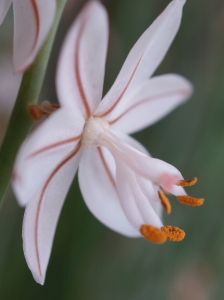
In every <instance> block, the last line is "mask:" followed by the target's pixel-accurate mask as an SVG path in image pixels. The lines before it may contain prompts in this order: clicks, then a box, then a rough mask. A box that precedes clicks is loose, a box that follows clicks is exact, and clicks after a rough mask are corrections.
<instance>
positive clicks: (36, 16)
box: [30, 0, 40, 51]
mask: <svg viewBox="0 0 224 300" xmlns="http://www.w3.org/2000/svg"><path fill="white" fill-rule="evenodd" d="M30 1H31V4H32V7H33V12H34V17H35V23H36V33H35V39H34V43H33V47H32V51H33V49H34V48H35V46H36V43H37V39H38V36H39V31H40V16H39V12H38V7H37V3H36V1H35V0H30Z"/></svg>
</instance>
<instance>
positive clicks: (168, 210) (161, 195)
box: [158, 190, 171, 214]
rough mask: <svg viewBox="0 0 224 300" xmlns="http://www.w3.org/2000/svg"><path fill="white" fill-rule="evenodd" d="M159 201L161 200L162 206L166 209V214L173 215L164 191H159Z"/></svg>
mask: <svg viewBox="0 0 224 300" xmlns="http://www.w3.org/2000/svg"><path fill="white" fill-rule="evenodd" d="M158 195H159V199H160V200H161V204H162V206H163V207H164V208H165V210H166V213H167V214H170V213H171V204H170V201H169V199H168V198H167V197H166V195H165V194H164V192H163V191H161V190H159V191H158Z"/></svg>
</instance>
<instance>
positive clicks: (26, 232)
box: [22, 148, 80, 284]
mask: <svg viewBox="0 0 224 300" xmlns="http://www.w3.org/2000/svg"><path fill="white" fill-rule="evenodd" d="M78 149H79V148H77V149H76V150H75V151H76V152H75V151H73V152H71V153H70V154H69V155H68V156H67V157H66V158H65V159H64V160H62V161H61V162H60V164H59V165H58V166H57V167H56V168H55V169H54V170H52V172H51V174H48V178H47V180H46V181H45V183H44V184H43V185H42V187H41V189H40V190H39V191H38V192H37V193H36V195H35V196H34V198H33V199H32V200H31V201H30V202H29V203H28V205H27V207H26V211H25V215H24V221H23V234H22V235H23V249H24V254H25V258H26V261H27V264H28V266H29V268H30V270H31V272H32V274H33V277H34V279H35V280H36V281H37V282H38V283H40V284H43V283H44V280H45V274H46V269H47V265H48V261H49V257H50V253H51V248H52V243H53V238H54V233H55V229H56V225H57V222H58V218H59V214H60V211H61V208H62V205H63V203H64V200H65V197H66V194H67V192H68V189H69V186H70V184H71V182H72V179H73V177H74V175H75V173H76V170H77V168H78V163H79V159H80V152H78V153H77V150H78Z"/></svg>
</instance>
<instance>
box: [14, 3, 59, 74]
mask: <svg viewBox="0 0 224 300" xmlns="http://www.w3.org/2000/svg"><path fill="white" fill-rule="evenodd" d="M13 9H14V54H13V56H14V57H13V59H14V68H15V70H16V71H18V72H24V71H25V70H27V69H28V68H29V66H30V65H31V64H32V62H33V61H34V59H35V57H36V55H37V53H38V51H39V50H40V48H41V46H42V44H43V42H44V40H45V39H46V37H47V35H48V33H49V30H50V28H51V25H52V23H53V20H54V16H55V11H56V0H48V1H46V0H20V1H18V0H13Z"/></svg>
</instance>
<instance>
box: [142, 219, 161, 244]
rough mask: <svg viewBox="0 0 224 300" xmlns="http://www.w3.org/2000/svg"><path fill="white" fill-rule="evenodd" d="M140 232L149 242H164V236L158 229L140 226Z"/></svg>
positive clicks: (145, 225) (150, 226) (146, 225)
mask: <svg viewBox="0 0 224 300" xmlns="http://www.w3.org/2000/svg"><path fill="white" fill-rule="evenodd" d="M140 232H141V234H142V235H143V236H144V237H145V238H146V239H147V240H149V241H150V242H153V243H156V244H163V243H165V241H166V234H165V233H164V232H163V231H162V230H161V229H158V228H156V227H154V226H152V225H148V224H144V225H142V226H141V228H140Z"/></svg>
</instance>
